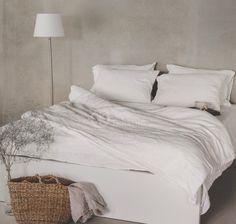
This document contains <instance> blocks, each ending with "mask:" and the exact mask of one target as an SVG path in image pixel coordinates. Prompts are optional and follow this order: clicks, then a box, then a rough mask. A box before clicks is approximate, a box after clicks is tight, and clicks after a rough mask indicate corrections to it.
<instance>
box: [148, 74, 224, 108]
mask: <svg viewBox="0 0 236 224" xmlns="http://www.w3.org/2000/svg"><path fill="white" fill-rule="evenodd" d="M157 82H158V90H157V94H156V97H155V99H154V101H153V102H154V103H156V104H159V105H165V106H179V107H195V106H196V103H199V102H200V103H206V104H207V105H208V107H209V108H211V109H214V110H216V111H220V88H221V86H222V84H223V83H224V82H225V77H224V76H213V75H212V74H198V75H196V74H179V75H175V76H174V75H170V74H165V75H162V76H159V77H158V78H157Z"/></svg>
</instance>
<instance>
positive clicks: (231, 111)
mask: <svg viewBox="0 0 236 224" xmlns="http://www.w3.org/2000/svg"><path fill="white" fill-rule="evenodd" d="M217 118H218V119H219V120H220V121H221V122H222V123H223V124H224V126H225V128H226V129H227V131H228V133H229V135H230V137H231V140H232V143H233V147H234V150H235V152H236V105H233V104H232V106H231V107H227V106H225V107H222V109H221V116H219V117H217Z"/></svg>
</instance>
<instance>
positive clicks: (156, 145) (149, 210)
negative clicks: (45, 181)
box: [0, 63, 236, 224]
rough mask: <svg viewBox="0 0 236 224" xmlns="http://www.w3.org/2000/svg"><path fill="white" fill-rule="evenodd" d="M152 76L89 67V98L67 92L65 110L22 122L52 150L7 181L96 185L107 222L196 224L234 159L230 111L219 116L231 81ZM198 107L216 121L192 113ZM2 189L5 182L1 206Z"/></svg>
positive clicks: (228, 76) (229, 74) (229, 77)
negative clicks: (45, 133) (48, 131)
mask: <svg viewBox="0 0 236 224" xmlns="http://www.w3.org/2000/svg"><path fill="white" fill-rule="evenodd" d="M154 67H155V63H154V64H150V65H147V66H141V67H140V66H131V67H130V66H129V68H128V69H129V70H127V66H118V67H115V68H112V69H111V68H109V69H108V68H106V67H105V68H104V66H95V67H94V69H93V72H94V81H95V84H94V86H93V88H92V92H90V91H87V90H85V89H83V88H81V87H76V86H72V88H71V94H70V96H69V99H70V101H69V102H62V103H60V104H57V105H54V106H52V107H50V108H45V109H43V110H41V111H38V112H30V111H29V112H27V113H25V114H23V116H22V119H23V120H24V119H25V120H29V121H31V120H34V119H38V118H40V119H42V120H44V121H45V122H47V123H48V124H50V125H51V126H52V127H53V129H54V132H55V141H54V142H53V143H52V144H51V145H50V150H49V151H48V152H46V153H44V154H43V155H42V156H41V159H40V160H37V158H34V160H32V161H31V162H30V163H19V164H16V165H15V166H14V170H13V176H16V177H17V176H24V175H35V174H36V173H38V174H42V175H43V174H49V173H51V174H54V175H58V176H63V177H66V178H69V179H72V180H74V181H86V182H93V183H95V184H96V186H97V188H98V190H99V191H100V193H101V194H102V195H103V197H104V199H105V201H106V202H107V204H108V211H107V212H106V213H105V214H104V217H108V218H113V219H120V220H126V221H133V222H139V223H148V224H157V223H165V224H173V223H175V224H190V223H191V224H199V223H200V217H201V215H202V214H204V213H206V212H207V210H208V209H209V207H210V199H209V196H208V190H209V189H210V187H211V186H212V184H213V183H214V181H215V180H216V179H217V178H218V177H219V176H220V175H221V174H222V173H223V171H224V170H226V169H227V168H228V167H229V166H230V165H231V164H232V162H233V161H234V159H235V149H236V141H235V139H236V138H235V136H236V127H235V126H234V125H233V124H234V123H235V122H233V121H234V116H235V115H234V114H235V111H236V106H231V107H229V106H221V105H227V104H228V105H229V99H230V93H231V89H232V85H233V83H232V82H233V76H234V72H233V71H230V70H226V71H217V72H216V71H210V70H208V71H206V70H197V71H195V70H193V69H191V72H190V73H189V69H187V70H188V71H186V68H183V67H179V66H173V65H172V66H169V65H168V66H167V67H169V70H173V72H174V75H173V74H166V75H162V76H158V77H157V75H158V73H159V72H158V71H154ZM131 68H132V71H131V70H130V69H131ZM179 70H181V73H180V74H179V73H178V71H179ZM175 71H177V74H175ZM170 72H171V71H170ZM195 72H196V73H195ZM193 73H194V74H193ZM199 73H203V74H202V75H201V74H199ZM215 73H217V74H218V75H215ZM155 80H156V82H155ZM154 82H155V83H156V85H155V83H154ZM153 83H154V85H153ZM154 87H155V88H156V90H155V88H154ZM199 87H201V89H199ZM157 89H158V91H157ZM180 90H181V91H180ZM153 93H155V94H154V95H153ZM151 95H152V98H153V101H152V103H151V101H150V100H151ZM199 99H200V103H202V102H204V106H205V102H207V106H209V108H210V107H211V108H212V109H214V110H220V108H221V109H222V115H221V116H219V117H214V116H212V115H211V114H209V113H208V112H206V111H201V110H199V109H191V108H190V107H192V106H195V105H196V102H198V100H199ZM119 100H121V101H122V102H121V101H119ZM131 102H132V103H131ZM162 104H164V105H165V106H163V105H162ZM166 105H167V106H166ZM168 105H169V106H168ZM197 105H199V102H198V104H197ZM201 107H202V106H201ZM34 150H35V149H34V148H33V147H32V146H30V150H28V151H30V155H28V154H27V150H26V152H22V153H21V154H19V155H18V156H19V158H20V157H22V156H23V157H27V156H32V154H34V153H33V151H34ZM0 168H1V170H2V171H3V172H1V175H2V179H3V178H4V169H3V167H2V166H1V167H0ZM4 188H5V185H4V183H3V182H1V184H0V200H4V192H5V191H6V189H4Z"/></svg>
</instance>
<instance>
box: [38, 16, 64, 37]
mask: <svg viewBox="0 0 236 224" xmlns="http://www.w3.org/2000/svg"><path fill="white" fill-rule="evenodd" d="M64 35H65V34H64V29H63V25H62V19H61V15H60V14H48V13H40V14H37V17H36V22H35V29H34V37H64Z"/></svg>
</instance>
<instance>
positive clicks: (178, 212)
mask: <svg viewBox="0 0 236 224" xmlns="http://www.w3.org/2000/svg"><path fill="white" fill-rule="evenodd" d="M0 166H1V165H0ZM0 171H1V182H0V201H4V198H5V196H4V184H5V183H4V177H2V176H3V173H4V172H3V171H4V170H3V166H1V170H0ZM35 174H40V175H44V174H54V175H58V176H61V177H65V178H69V179H72V180H74V181H86V182H93V183H95V184H96V186H97V188H98V190H99V191H100V193H101V194H102V195H103V197H104V199H105V201H106V202H107V204H108V207H109V211H108V212H107V213H106V214H105V215H104V217H107V218H113V219H119V220H126V221H133V222H139V223H147V224H199V223H200V205H199V204H200V200H199V203H198V204H197V205H193V204H192V203H191V202H189V200H188V198H187V195H186V193H185V192H184V191H183V190H182V189H181V188H180V187H178V186H174V185H173V184H171V183H169V182H168V181H166V180H165V179H163V178H161V177H160V176H158V175H155V176H154V175H151V174H148V173H143V172H133V171H118V170H111V169H103V168H94V167H86V166H80V165H74V164H65V163H60V162H53V161H41V162H36V161H31V162H30V163H24V164H17V165H15V166H14V171H13V177H19V176H25V175H35ZM199 198H200V192H199Z"/></svg>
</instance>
